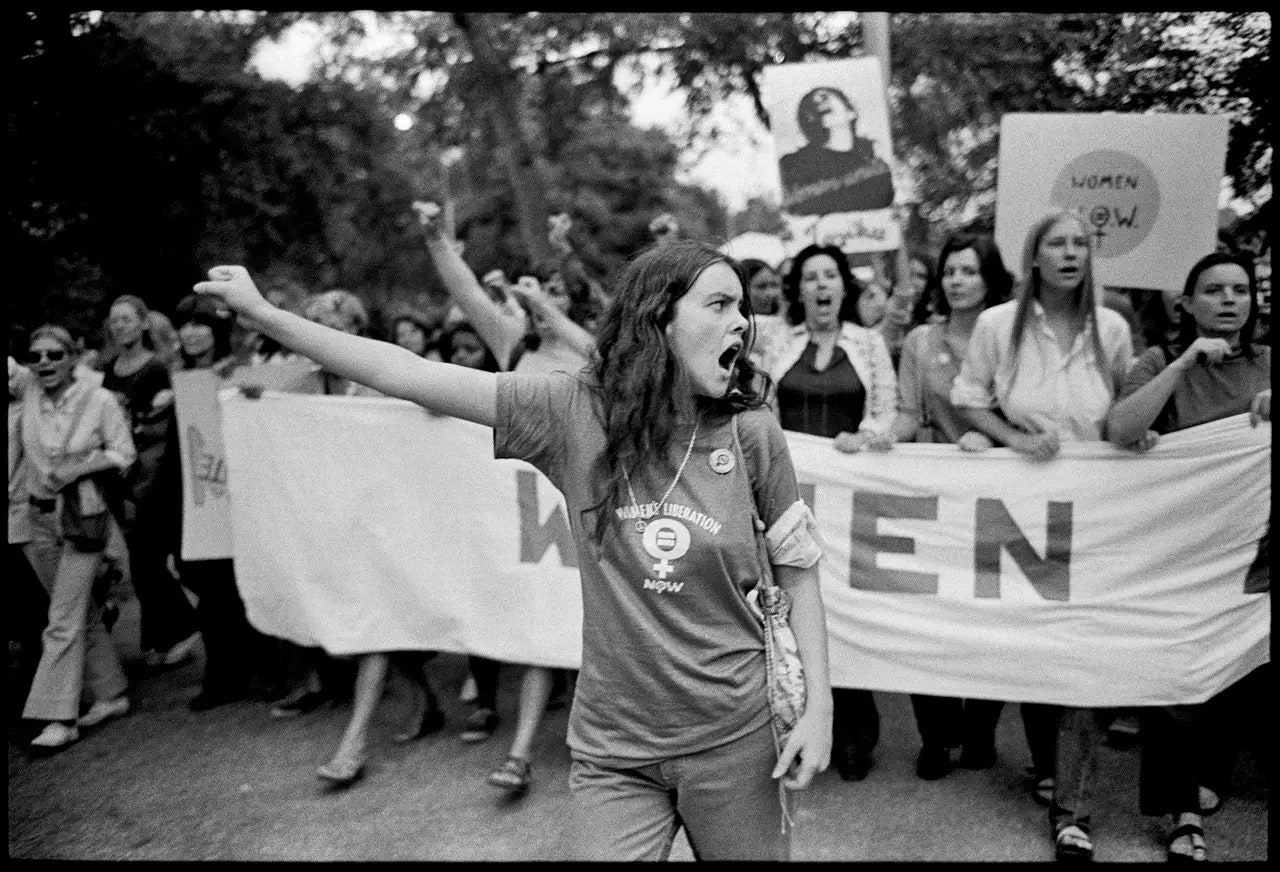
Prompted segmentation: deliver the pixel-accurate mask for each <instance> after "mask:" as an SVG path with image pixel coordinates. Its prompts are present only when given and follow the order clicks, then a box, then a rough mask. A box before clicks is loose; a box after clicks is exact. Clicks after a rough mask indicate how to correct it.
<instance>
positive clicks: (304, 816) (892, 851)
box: [9, 604, 1270, 862]
mask: <svg viewBox="0 0 1280 872" xmlns="http://www.w3.org/2000/svg"><path fill="white" fill-rule="evenodd" d="M136 621H137V616H136V609H135V608H133V604H130V606H129V607H127V608H126V610H125V613H124V615H123V616H122V619H121V622H120V624H119V625H117V627H116V631H115V637H116V641H117V643H118V644H119V645H120V647H121V650H122V651H123V652H124V654H125V657H126V666H127V669H128V671H129V673H130V676H131V680H132V682H133V698H134V700H135V703H136V707H135V710H134V712H133V713H131V714H130V715H129V716H127V717H125V718H123V719H121V720H118V721H113V722H109V723H107V724H105V725H103V726H102V727H100V728H98V729H97V730H95V731H93V732H92V733H89V734H87V735H86V736H85V737H84V738H82V739H81V741H80V742H78V743H77V744H75V745H73V746H72V747H70V748H69V749H67V750H66V751H63V752H62V753H60V754H57V755H55V756H53V757H48V758H31V757H29V756H28V755H27V753H26V751H25V749H24V747H23V744H22V741H21V738H22V736H23V735H24V733H22V732H21V730H20V729H19V727H18V726H17V723H16V722H15V721H13V720H11V721H10V727H9V856H10V857H11V858H12V857H17V858H23V859H33V858H37V859H76V860H189V859H206V860H308V861H317V860H552V859H557V858H558V856H559V854H558V846H557V842H558V839H559V837H560V834H561V828H562V824H563V820H564V809H565V805H566V803H567V800H568V788H567V771H568V764H569V756H568V751H567V749H566V748H565V746H564V730H565V721H566V718H567V713H566V712H565V711H558V712H552V713H550V714H549V715H548V717H547V720H546V723H545V727H544V730H543V735H542V738H541V741H540V742H539V744H538V746H537V748H536V760H535V762H534V776H535V785H534V788H533V790H532V791H531V792H530V793H529V794H528V795H527V796H525V797H524V798H522V799H518V800H514V801H511V800H507V799H505V798H503V796H502V795H501V794H499V793H498V792H497V791H495V790H494V789H493V788H490V787H488V786H487V785H485V784H484V783H483V779H484V776H485V775H486V774H487V773H488V771H489V770H490V769H491V768H492V767H493V766H494V765H495V764H496V763H497V762H499V761H500V760H501V756H502V752H503V751H504V750H505V747H506V743H507V742H509V740H510V728H511V724H512V722H513V720H514V705H515V699H514V690H515V687H514V685H515V684H516V681H515V673H514V672H512V673H511V674H510V675H508V674H507V673H506V672H504V674H503V684H502V691H503V692H502V696H501V698H500V701H499V708H500V713H501V714H502V715H503V717H504V723H503V725H502V727H501V728H500V729H499V732H498V734H497V735H496V736H495V737H494V739H493V740H491V741H489V742H487V743H482V744H480V745H466V744H464V743H462V742H460V741H459V740H458V737H457V733H458V729H459V725H460V724H461V721H462V719H463V718H464V717H465V715H466V712H467V707H466V706H464V705H462V704H461V703H459V702H457V701H456V699H454V698H453V692H454V691H456V689H457V688H458V686H459V685H460V683H461V680H462V677H463V674H464V668H465V666H464V660H463V658H461V657H458V656H454V655H442V656H441V657H439V658H437V659H436V660H435V661H433V664H434V666H435V674H436V675H437V676H438V678H439V680H440V685H441V687H443V688H447V689H448V690H449V693H447V694H446V699H445V705H446V709H447V712H448V715H449V718H450V721H449V725H448V727H447V728H446V730H445V731H443V732H442V733H440V734H437V735H436V736H432V737H428V738H426V739H423V740H421V741H419V742H416V743H414V744H412V745H409V746H394V745H392V744H390V741H389V738H390V736H391V734H392V733H393V732H395V730H396V729H397V727H398V725H399V720H400V719H401V718H402V717H403V713H404V712H405V706H406V698H405V696H404V694H403V692H402V691H401V689H400V687H399V685H394V684H393V686H392V687H391V689H390V690H389V692H388V695H387V698H386V700H385V702H384V704H383V705H382V706H381V708H380V711H379V714H378V717H377V719H376V721H375V723H374V727H373V738H372V741H373V743H374V744H373V747H374V752H375V756H374V760H373V763H372V767H371V770H370V771H369V774H368V775H367V777H366V778H365V779H364V780H363V781H362V782H360V783H358V784H357V785H356V786H354V787H353V788H351V789H349V790H346V791H340V792H332V791H328V790H326V789H325V788H323V787H322V786H321V785H320V783H319V782H318V781H317V779H316V777H315V775H314V771H315V767H316V766H317V765H319V764H320V763H322V762H324V760H325V759H326V758H327V754H328V753H329V752H330V751H331V750H332V748H333V746H334V745H335V744H336V742H337V739H338V736H339V735H340V733H341V731H342V728H343V726H344V723H345V717H346V713H347V712H346V709H345V708H327V709H322V710H320V711H317V712H314V713H312V714H311V715H308V716H305V717H302V718H299V719H297V720H293V721H284V722H281V721H272V720H271V719H270V718H268V716H267V708H268V707H267V705H266V704H265V703H262V702H243V703H237V704H233V705H229V706H225V707H222V708H219V709H215V710H213V711H210V712H205V713H201V714H193V713H192V712H190V711H188V710H187V708H186V701H187V700H188V699H189V698H190V697H191V696H192V695H193V694H194V693H195V692H196V690H197V689H198V684H199V666H198V665H197V664H188V665H185V666H181V667H177V668H174V669H171V670H169V671H167V672H162V673H154V672H149V671H147V670H146V669H145V668H144V667H143V665H142V664H141V662H140V661H139V660H138V659H137V641H136V627H137V623H136ZM11 691H12V688H11ZM11 696H12V692H11ZM877 697H878V699H879V701H880V708H881V712H882V716H883V718H884V720H883V729H882V739H881V744H880V748H879V749H878V753H877V760H878V762H877V765H876V767H875V768H874V769H873V770H872V772H871V774H870V776H869V777H868V778H867V779H866V780H865V781H863V782H861V783H857V784H848V783H845V782H843V781H841V780H840V779H839V777H838V776H836V775H835V773H834V772H833V771H831V772H827V773H824V774H823V775H821V776H819V778H818V780H817V782H816V783H815V786H814V787H813V788H812V789H811V790H810V791H808V792H807V793H806V794H804V795H803V799H802V800H801V804H800V809H799V812H798V818H797V823H798V829H797V831H796V835H795V838H794V842H793V856H794V857H795V859H797V860H960V861H1007V860H1014V861H1017V860H1023V861H1045V860H1050V859H1052V852H1051V850H1050V846H1049V840H1048V836H1047V823H1046V815H1045V811H1044V809H1043V808H1042V807H1041V806H1039V805H1036V804H1034V803H1033V802H1032V801H1031V800H1030V799H1029V798H1028V796H1027V794H1026V792H1025V787H1024V782H1023V767H1024V766H1025V765H1026V763H1027V762H1028V760H1027V752H1026V744H1025V740H1024V739H1023V736H1022V727H1021V722H1020V720H1019V718H1018V717H1017V713H1016V711H1015V710H1014V709H1013V708H1012V707H1011V708H1010V709H1008V710H1007V711H1006V712H1005V715H1004V717H1003V718H1002V719H1001V724H1000V729H999V734H998V743H999V749H1000V754H1001V759H1000V762H999V763H998V764H997V766H996V767H995V768H994V769H991V770H988V771H985V772H967V771H963V770H957V771H956V772H954V773H952V774H951V775H950V776H948V777H947V778H945V779H943V780H941V781H937V782H928V783H926V782H923V781H920V780H918V779H917V778H916V777H915V775H914V769H913V767H914V760H915V753H916V751H917V741H918V740H917V738H916V734H915V729H914V723H913V721H912V719H911V710H910V704H909V702H908V700H907V698H906V697H905V696H901V695H897V694H878V695H877ZM1260 745H1261V743H1259V742H1254V743H1253V747H1250V748H1247V749H1246V752H1245V754H1244V755H1243V757H1242V759H1241V763H1240V766H1239V768H1238V770H1237V782H1238V788H1237V792H1236V794H1234V795H1233V796H1231V797H1230V799H1229V800H1228V802H1227V803H1226V805H1225V806H1224V808H1223V810H1222V811H1221V812H1220V813H1219V814H1218V815H1217V816H1215V817H1213V818H1211V819H1209V821H1208V825H1209V826H1208V838H1209V846H1210V859H1211V860H1254V861H1261V860H1265V859H1266V858H1267V844H1268V831H1267V819H1268V801H1269V800H1268V782H1269V767H1270V750H1269V747H1259V746H1260ZM1136 778H1137V751H1136V750H1133V749H1128V750H1122V749H1117V748H1111V747H1106V748H1103V750H1102V755H1101V766H1100V776H1099V782H1100V785H1099V787H1100V793H1101V807H1100V810H1099V812H1098V813H1097V815H1096V818H1095V830H1096V840H1097V859H1098V860H1100V861H1125V862H1131V861H1138V862H1141V861H1160V860H1163V858H1164V853H1163V848H1162V847H1161V844H1160V835H1161V829H1160V827H1161V824H1160V822H1159V821H1158V820H1156V819H1153V818H1145V817H1142V816H1141V815H1139V814H1138V813H1137V781H1136ZM673 859H678V860H688V859H691V854H690V852H689V848H688V845H687V843H686V842H685V841H684V840H683V838H680V839H679V840H678V842H677V845H676V849H675V851H674V854H673Z"/></svg>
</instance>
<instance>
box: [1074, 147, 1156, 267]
mask: <svg viewBox="0 0 1280 872" xmlns="http://www.w3.org/2000/svg"><path fill="white" fill-rule="evenodd" d="M1049 197H1050V200H1051V201H1052V202H1053V204H1054V205H1055V206H1065V207H1066V208H1068V209H1074V210H1076V211H1078V212H1079V213H1080V215H1081V216H1082V217H1083V218H1084V221H1085V226H1087V227H1088V228H1089V232H1090V233H1091V234H1092V236H1093V248H1094V251H1095V252H1096V253H1097V255H1098V257H1119V256H1120V255H1122V254H1128V253H1129V252H1131V251H1133V250H1134V249H1135V248H1137V247H1138V246H1139V245H1141V244H1142V241H1143V240H1144V239H1146V238H1147V234H1148V233H1150V232H1151V228H1152V227H1153V226H1155V223H1156V216H1157V215H1159V213H1160V185H1159V184H1158V183H1157V182H1156V176H1155V173H1153V172H1151V169H1150V168H1149V167H1148V166H1147V165H1146V164H1145V163H1143V162H1142V161H1141V160H1139V159H1138V158H1136V157H1134V156H1133V155H1131V154H1129V153H1128V152H1123V151H1116V150H1114V149H1102V150H1099V151H1091V152H1089V153H1088V154H1082V155H1080V156H1079V157H1078V158H1076V159H1075V160H1073V161H1071V163H1069V164H1067V165H1066V167H1064V168H1063V170H1062V172H1061V173H1059V174H1058V178H1057V181H1055V182H1054V183H1053V190H1052V192H1051V193H1050V195H1049Z"/></svg>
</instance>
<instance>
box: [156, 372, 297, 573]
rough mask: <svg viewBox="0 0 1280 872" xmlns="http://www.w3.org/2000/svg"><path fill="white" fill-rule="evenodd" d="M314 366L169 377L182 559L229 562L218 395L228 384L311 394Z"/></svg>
mask: <svg viewBox="0 0 1280 872" xmlns="http://www.w3.org/2000/svg"><path fill="white" fill-rule="evenodd" d="M315 370H316V366H315V364H312V363H310V362H309V361H305V360H298V361H289V362H285V363H269V364H263V365H261V366H251V367H242V368H240V369H237V370H235V371H234V372H232V373H231V375H230V377H229V378H228V379H226V380H223V379H222V378H220V377H219V376H218V375H217V374H216V373H215V372H214V371H213V370H211V369H193V370H186V371H183V372H176V373H174V374H173V376H172V381H173V393H174V407H175V411H176V413H177V422H178V453H179V455H180V456H181V460H182V559H183V560H217V559H221V558H227V557H231V556H232V547H231V506H230V503H229V501H228V499H227V464H226V459H225V453H224V451H223V447H222V413H221V412H220V411H219V410H218V391H219V390H220V389H221V388H223V387H225V386H226V385H228V384H252V385H256V386H258V387H260V388H262V389H263V390H299V391H306V392H310V391H312V390H315V389H316V388H317V386H318V383H317V384H312V383H311V382H312V381H313V380H314V375H313V373H314V372H315Z"/></svg>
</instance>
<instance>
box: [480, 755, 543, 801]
mask: <svg viewBox="0 0 1280 872" xmlns="http://www.w3.org/2000/svg"><path fill="white" fill-rule="evenodd" d="M485 781H487V782H488V783H489V784H492V785H493V786H494V787H501V788H502V789H504V790H509V791H511V792H512V793H524V792H525V791H526V790H528V789H529V785H530V784H531V783H532V782H533V778H532V767H530V765H529V761H528V760H526V759H524V758H523V757H508V758H507V759H506V761H505V762H504V763H503V764H502V765H501V766H499V767H498V768H497V769H495V770H493V771H492V772H490V773H489V777H488V778H486V779H485Z"/></svg>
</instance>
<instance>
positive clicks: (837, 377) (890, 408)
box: [764, 245, 898, 781]
mask: <svg viewBox="0 0 1280 872" xmlns="http://www.w3.org/2000/svg"><path fill="white" fill-rule="evenodd" d="M788 278H789V280H788V281H787V282H786V284H785V287H786V288H787V290H786V293H787V297H788V300H789V302H790V309H789V311H788V313H787V317H788V320H790V322H791V323H792V324H795V325H796V326H795V327H793V328H791V332H790V336H788V337H784V340H785V341H781V342H778V343H777V344H776V345H775V346H772V347H770V348H769V350H768V353H767V356H766V359H765V361H764V365H765V369H766V371H767V372H768V373H769V377H770V378H771V379H772V381H773V384H774V385H775V393H774V396H773V407H774V411H775V412H776V413H777V415H778V418H779V421H780V422H781V424H782V429H784V430H795V431H798V432H801V433H809V434H811V435H814V436H825V437H827V438H834V439H835V446H836V447H837V448H839V449H841V450H843V451H859V450H861V449H862V448H865V447H867V446H868V445H869V444H871V443H872V442H873V441H875V440H877V439H884V438H892V437H891V436H889V437H886V436H885V435H884V434H886V433H888V432H889V430H890V427H891V425H892V424H893V419H894V416H895V414H896V413H897V408H898V400H897V391H898V380H897V377H896V376H895V374H894V371H893V361H892V360H891V359H890V357H889V349H888V347H887V346H886V345H885V342H884V337H882V336H881V335H880V334H879V333H878V332H876V331H874V330H870V329H868V328H866V327H863V326H862V325H861V323H860V321H859V318H858V296H859V295H860V294H861V292H862V287H861V286H860V285H859V284H858V282H857V280H856V279H854V277H853V273H852V272H850V270H849V263H848V261H847V260H846V259H845V256H844V253H843V252H841V251H840V249H838V248H836V247H834V246H818V245H810V246H808V247H806V248H804V249H802V250H801V251H800V253H799V254H797V255H796V258H795V261H794V262H793V263H792V265H791V272H790V274H789V277H788ZM832 701H833V703H834V710H833V715H834V717H833V720H832V729H833V733H834V741H833V743H832V750H833V753H832V762H833V763H834V764H835V766H836V769H837V770H838V771H839V773H840V777H841V778H843V779H844V780H846V781H860V780H861V779H863V778H864V777H866V774H867V771H868V770H869V769H870V768H871V763H872V758H871V754H872V751H873V750H874V749H875V746H876V743H877V742H878V741H879V739H880V713H879V712H878V711H877V710H876V704H875V698H874V697H873V696H872V695H871V691H869V690H859V689H851V688H839V687H838V688H834V689H833V690H832Z"/></svg>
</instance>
